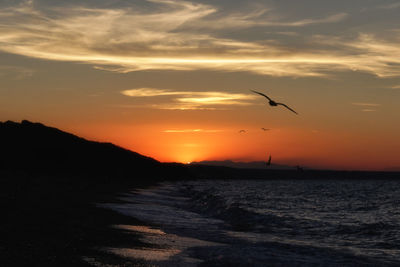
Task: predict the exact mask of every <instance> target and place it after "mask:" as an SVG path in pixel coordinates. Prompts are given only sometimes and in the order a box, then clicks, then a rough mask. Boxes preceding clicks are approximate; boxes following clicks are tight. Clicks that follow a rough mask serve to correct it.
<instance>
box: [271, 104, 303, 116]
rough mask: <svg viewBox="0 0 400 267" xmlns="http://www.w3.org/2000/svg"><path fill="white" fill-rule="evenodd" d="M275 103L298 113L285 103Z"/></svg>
mask: <svg viewBox="0 0 400 267" xmlns="http://www.w3.org/2000/svg"><path fill="white" fill-rule="evenodd" d="M276 104H277V105H281V106H284V107H285V108H287V109H288V110H290V111H292V112H294V113H296V114H298V113H297V112H296V111H294V110H293V109H291V108H290V107H288V106H287V105H285V104H283V103H276Z"/></svg>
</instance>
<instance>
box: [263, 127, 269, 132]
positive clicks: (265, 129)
mask: <svg viewBox="0 0 400 267" xmlns="http://www.w3.org/2000/svg"><path fill="white" fill-rule="evenodd" d="M261 130H263V131H264V132H265V131H269V130H270V129H267V128H264V127H262V128H261Z"/></svg>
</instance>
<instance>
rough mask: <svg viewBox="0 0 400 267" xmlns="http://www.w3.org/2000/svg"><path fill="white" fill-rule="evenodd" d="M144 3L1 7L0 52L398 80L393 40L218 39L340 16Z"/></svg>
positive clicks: (147, 66) (124, 68) (136, 67)
mask: <svg viewBox="0 0 400 267" xmlns="http://www.w3.org/2000/svg"><path fill="white" fill-rule="evenodd" d="M147 2H148V3H149V4H151V5H153V6H154V8H152V9H145V8H142V7H140V6H137V5H136V6H133V5H132V7H126V8H108V9H104V8H88V7H83V6H79V7H77V6H73V7H71V6H69V7H67V6H66V7H63V8H47V9H40V8H37V7H35V5H34V4H33V3H34V2H33V1H25V2H24V3H23V4H20V5H17V6H13V7H7V8H3V9H2V10H1V11H0V50H1V51H4V52H8V53H14V54H19V55H24V56H29V57H34V58H42V59H47V60H59V61H74V62H83V63H87V64H92V65H95V67H96V68H97V69H102V70H107V71H115V72H121V73H126V72H131V71H140V70H154V69H157V70H204V69H207V70H218V71H230V72H231V71H247V72H253V73H257V74H261V75H272V76H293V77H298V76H323V75H326V74H327V73H329V72H332V71H343V70H358V71H364V72H368V73H372V74H375V75H378V76H380V77H391V76H399V75H400V56H399V55H400V47H399V46H398V42H397V41H387V40H386V41H385V40H378V39H376V38H375V37H374V36H373V35H366V34H361V35H360V36H359V37H357V38H356V39H353V40H342V39H340V38H339V39H332V38H330V41H333V42H334V45H333V44H332V43H331V46H332V48H331V49H326V42H327V40H328V39H329V38H324V37H322V38H314V39H313V40H312V41H313V45H315V48H314V49H313V50H312V51H310V50H309V49H301V48H299V46H293V45H291V44H290V43H286V44H285V43H280V42H278V41H277V40H268V39H267V40H258V41H246V40H243V39H242V40H239V39H235V38H226V37H221V36H223V35H220V34H218V33H219V32H220V31H219V30H218V29H223V30H232V29H235V30H237V29H246V28H251V27H265V28H268V27H270V26H272V27H293V28H298V27H306V26H308V25H315V24H326V23H336V22H339V21H343V20H345V19H346V18H347V16H348V15H347V14H346V13H343V12H342V13H338V14H331V15H328V16H325V17H322V18H304V19H300V20H296V21H287V20H283V19H282V17H280V16H277V15H272V14H273V10H272V9H270V8H268V7H267V8H264V9H260V10H253V11H248V12H245V11H242V12H236V13H232V12H230V13H227V14H224V13H223V12H220V10H219V9H218V8H216V7H215V6H212V5H207V4H200V3H192V2H188V1H169V0H164V1H163V0H148V1H147ZM399 38H400V36H399ZM324 40H325V43H324ZM333 46H335V47H334V48H333Z"/></svg>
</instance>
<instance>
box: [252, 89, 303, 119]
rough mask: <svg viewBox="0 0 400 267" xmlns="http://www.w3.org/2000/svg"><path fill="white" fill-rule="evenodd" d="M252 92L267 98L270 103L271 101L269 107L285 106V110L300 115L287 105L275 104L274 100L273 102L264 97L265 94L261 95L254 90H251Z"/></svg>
mask: <svg viewBox="0 0 400 267" xmlns="http://www.w3.org/2000/svg"><path fill="white" fill-rule="evenodd" d="M251 91H252V92H254V93H256V94H259V95H261V96H263V97H265V98H267V99H268V101H269V105H270V106H273V107H276V106H278V105H281V106H284V107H285V108H287V109H288V110H290V111H291V112H293V113H295V114H298V113H297V112H296V111H294V110H293V109H291V108H290V107H288V106H287V105H286V104H283V103H278V102H275V101H274V100H272V99H271V98H269V97H268V96H266V95H264V94H263V93H260V92H257V91H254V90H251Z"/></svg>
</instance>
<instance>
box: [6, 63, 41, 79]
mask: <svg viewBox="0 0 400 267" xmlns="http://www.w3.org/2000/svg"><path fill="white" fill-rule="evenodd" d="M34 73H35V71H34V70H33V69H30V68H25V67H20V66H9V65H0V77H2V76H8V77H12V78H13V79H17V80H20V79H25V78H28V77H31V76H32V75H33V74H34Z"/></svg>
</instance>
